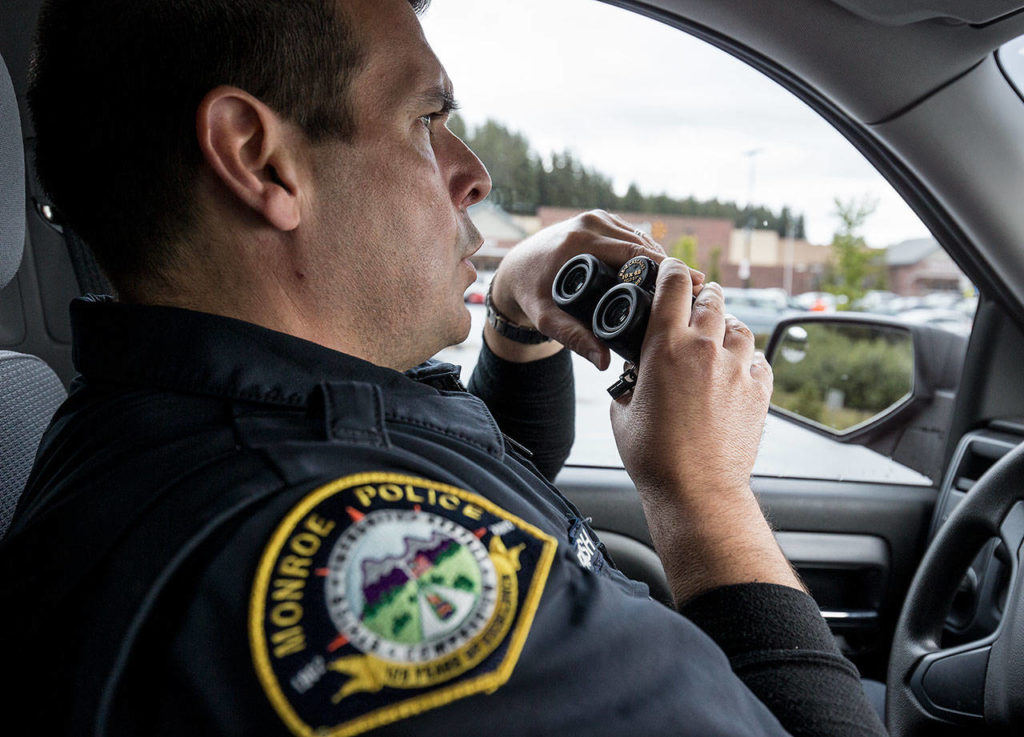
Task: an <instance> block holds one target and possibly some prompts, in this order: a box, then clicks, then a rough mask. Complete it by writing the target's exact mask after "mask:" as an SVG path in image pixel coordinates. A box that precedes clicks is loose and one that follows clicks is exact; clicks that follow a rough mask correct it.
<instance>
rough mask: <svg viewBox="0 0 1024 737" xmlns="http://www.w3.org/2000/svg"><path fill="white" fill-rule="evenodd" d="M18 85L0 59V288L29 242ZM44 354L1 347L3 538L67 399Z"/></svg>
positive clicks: (0, 507)
mask: <svg viewBox="0 0 1024 737" xmlns="http://www.w3.org/2000/svg"><path fill="white" fill-rule="evenodd" d="M23 146H24V144H23V141H22V138H21V118H20V115H19V113H18V100H17V98H16V96H15V93H14V85H13V84H12V82H11V76H10V74H9V73H8V71H7V65H6V64H5V63H4V60H3V57H0V289H3V288H4V287H6V286H7V284H8V283H9V282H11V281H12V280H13V279H14V277H15V274H16V273H17V271H18V267H19V266H20V264H21V255H22V251H23V250H24V245H25V213H26V211H25V152H24V148H23ZM66 396H67V395H66V392H65V391H64V385H63V384H61V382H60V379H58V378H57V375H56V374H55V373H54V372H53V370H52V369H51V368H50V367H49V366H48V365H47V364H46V362H45V361H43V360H42V359H40V358H37V357H36V356H30V355H27V354H24V353H15V352H13V351H6V350H0V538H3V536H4V534H6V532H7V528H8V526H9V525H10V522H11V517H12V516H13V515H14V510H15V508H16V507H17V504H18V498H19V497H20V496H21V492H22V490H23V489H24V488H25V482H26V481H27V480H28V475H29V472H30V471H31V470H32V464H33V462H34V461H35V456H36V450H37V449H38V447H39V440H40V438H42V435H43V431H44V430H45V429H46V427H47V425H48V424H49V423H50V419H51V418H52V417H53V413H54V412H55V411H56V409H57V407H58V406H59V405H60V403H61V402H63V401H64V399H65V397H66Z"/></svg>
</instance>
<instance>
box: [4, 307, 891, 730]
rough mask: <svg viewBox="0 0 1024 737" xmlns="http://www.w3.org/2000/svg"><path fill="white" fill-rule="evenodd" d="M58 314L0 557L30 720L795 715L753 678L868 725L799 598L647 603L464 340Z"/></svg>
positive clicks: (671, 719) (768, 594) (168, 316)
mask: <svg viewBox="0 0 1024 737" xmlns="http://www.w3.org/2000/svg"><path fill="white" fill-rule="evenodd" d="M72 321H73V327H74V334H75V345H74V351H75V362H76V366H77V368H78V370H79V371H80V372H81V374H82V376H81V378H80V379H78V380H77V381H76V383H75V385H74V387H73V390H72V392H71V395H70V397H69V399H68V400H67V402H66V403H65V404H64V405H63V406H62V408H61V409H60V410H59V412H58V414H57V416H56V417H55V419H54V422H53V424H52V425H51V427H50V429H49V430H48V432H47V434H46V436H45V438H44V441H43V444H42V446H41V449H40V455H39V458H38V461H37V464H36V468H35V470H34V472H33V475H32V478H31V480H30V483H29V486H28V488H27V490H26V492H25V496H24V498H23V501H22V503H21V504H20V505H19V510H18V514H17V515H16V518H15V521H14V523H13V525H12V529H11V533H10V535H9V537H8V539H7V540H6V541H5V547H4V550H3V552H2V555H0V560H2V562H3V570H2V571H0V573H2V574H3V575H2V583H0V585H2V586H3V587H4V589H5V591H4V597H5V598H4V601H5V602H17V606H12V605H9V604H8V605H6V609H7V611H6V612H5V617H6V618H7V621H5V623H4V626H3V627H2V629H3V632H4V635H3V637H4V642H3V647H4V651H5V652H6V653H9V658H8V661H7V662H8V663H9V664H10V667H9V671H10V672H19V673H20V674H21V678H20V679H19V680H18V683H17V684H16V686H15V689H16V690H15V698H14V699H13V701H12V703H13V707H12V709H11V711H10V713H11V714H14V713H16V712H17V713H21V714H23V715H25V716H26V717H27V718H28V720H29V723H30V724H32V723H35V724H37V726H38V729H36V731H39V732H40V733H42V732H47V733H49V732H53V733H57V732H66V733H70V734H96V733H99V734H118V735H120V734H133V735H135V734H146V735H157V734H179V735H180V734H197V735H198V734H238V735H243V734H244V735H249V736H251V735H264V734H265V735H288V734H296V735H313V734H331V735H339V736H340V735H354V734H361V733H364V732H367V731H371V730H377V731H376V732H375V734H388V735H399V734H413V733H415V734H449V735H476V734H481V733H488V732H490V733H497V734H508V735H527V734H528V735H543V734H574V735H575V734H580V735H621V734H644V735H658V734H666V735H667V734H673V735H679V734H684V735H700V736H701V737H709V736H711V735H782V734H786V731H785V730H784V729H783V728H782V727H781V726H780V724H779V721H778V720H777V719H776V716H773V714H772V712H771V711H769V708H767V707H766V706H765V704H764V703H762V701H761V700H759V698H758V697H757V696H755V695H754V693H753V692H752V691H751V688H755V689H756V690H757V693H758V695H759V696H760V697H761V699H764V701H765V702H767V703H768V704H769V705H770V706H771V708H772V709H773V710H774V711H775V713H776V715H777V716H778V717H779V718H780V719H783V721H785V723H786V724H787V726H788V727H789V729H791V730H793V731H794V733H800V732H803V731H805V728H806V730H807V731H808V733H811V732H813V733H816V734H876V733H878V730H879V729H880V727H879V726H878V725H877V721H876V720H874V717H873V714H872V713H871V711H870V708H869V707H867V705H866V702H864V701H863V696H862V694H860V691H859V686H858V684H857V679H856V672H855V670H854V669H853V668H852V666H850V665H849V664H848V663H846V661H845V660H843V659H842V658H841V656H840V655H839V654H838V652H837V651H836V649H835V646H834V644H833V643H832V641H831V638H830V637H829V635H828V631H827V628H826V627H825V626H824V624H823V623H822V622H821V620H820V617H818V616H817V613H816V610H815V608H814V604H813V602H812V601H811V600H810V598H809V597H807V596H805V595H804V594H802V593H800V592H797V591H795V590H792V589H787V588H785V587H778V586H767V585H751V586H741V587H729V588H725V589H719V590H716V591H713V592H711V593H709V594H706V595H705V596H703V597H700V598H698V599H697V600H696V601H695V602H693V603H691V604H690V605H689V606H688V608H687V609H686V611H687V612H688V613H689V614H690V615H691V616H692V617H693V620H691V619H687V618H686V617H684V616H681V615H680V614H679V613H677V612H674V611H672V610H670V609H668V608H666V607H664V606H662V605H660V604H657V603H655V602H653V601H652V600H651V599H650V598H649V597H648V596H647V590H646V587H645V586H643V585H642V584H638V583H636V582H633V581H630V580H628V579H626V578H625V577H624V576H623V575H622V574H621V573H619V572H618V571H617V570H616V569H615V568H614V566H613V565H612V564H611V563H610V562H609V561H608V560H607V559H606V557H605V556H604V555H603V553H602V546H600V543H599V541H598V540H597V538H596V536H595V535H594V533H593V531H592V530H590V528H589V526H588V525H587V523H586V521H584V520H581V519H580V515H579V513H578V512H577V510H576V509H575V508H574V507H573V506H572V505H571V504H570V503H568V502H567V501H566V500H565V499H564V498H563V497H562V496H561V495H560V494H559V493H558V492H557V490H556V489H555V488H554V487H553V486H552V485H551V484H549V483H547V482H546V481H545V480H544V479H543V477H542V476H541V475H540V474H538V473H537V471H536V469H535V468H534V467H533V465H532V464H531V462H530V461H529V460H527V459H526V458H525V457H524V455H522V454H521V453H520V452H519V451H518V450H517V449H516V447H515V444H514V443H512V442H510V441H509V440H508V439H507V438H505V437H504V436H503V435H502V433H501V431H500V429H499V427H498V425H497V424H496V422H495V420H494V418H493V416H492V415H491V413H490V412H489V411H488V409H487V407H486V406H485V404H484V403H483V402H482V401H481V400H480V399H478V398H477V397H475V396H473V395H471V394H468V393H466V392H465V391H463V390H462V389H461V387H460V386H459V385H458V382H457V379H456V378H455V373H454V368H453V367H451V366H447V365H445V364H436V363H432V364H425V365H424V366H422V367H419V368H417V369H415V370H413V371H411V372H408V373H407V374H404V375H403V374H401V373H399V372H395V371H392V370H389V369H384V368H380V367H377V366H373V365H371V364H369V363H366V362H364V361H361V360H358V359H355V358H352V357H350V356H346V355H342V354H340V353H337V352H334V351H331V350H329V349H326V348H324V347H321V346H318V345H315V344H312V343H309V342H306V341H303V340H300V339H298V338H295V337H292V336H288V335H284V334H280V333H276V332H274V331H270V330H267V329H263V328H260V327H257V326H254V325H250V324H248V323H244V322H239V321H236V320H231V319H228V318H223V317H217V316H212V315H207V314H202V313H196V312H190V311H187V310H180V309H173V308H163V307H140V306H128V305H123V304H118V303H114V302H113V301H110V300H109V299H107V300H104V299H86V300H77V301H76V302H75V303H74V305H73V307H72ZM488 360H489V361H490V365H491V366H492V368H493V367H494V366H495V365H499V364H498V363H495V360H494V359H493V357H491V359H488ZM560 360H564V361H568V359H567V358H564V357H563V359H560ZM499 363H500V362H499ZM502 370H504V369H501V368H500V365H499V368H498V369H497V371H498V373H500V372H501V371H502ZM507 370H509V371H517V370H529V369H515V368H511V367H509V368H508V369H507ZM498 380H499V381H500V377H498ZM488 385H489V386H490V394H491V395H492V396H494V395H495V392H494V382H493V381H491V382H489V384H488ZM723 614H726V615H727V616H723ZM694 621H696V622H697V623H698V624H700V626H697V624H695V623H694ZM716 627H718V628H719V629H717V630H716ZM702 628H703V629H702ZM704 630H707V632H709V633H710V634H711V635H712V636H714V637H715V638H716V639H718V640H720V641H721V643H722V646H721V647H720V646H719V645H716V643H715V641H714V640H713V639H712V637H711V636H709V635H708V634H706V633H705V631H704ZM723 648H724V650H725V651H723ZM730 659H731V661H732V662H730ZM734 668H735V669H736V672H735V673H734V670H733V669H734ZM737 674H739V676H738V675H737ZM740 676H742V678H743V679H746V681H747V683H744V680H741V677H740ZM801 679H802V680H801ZM794 683H795V684H796V687H794ZM801 684H803V685H801ZM808 684H810V685H814V686H816V687H815V688H811V689H808V688H807V685H808ZM19 689H20V690H19ZM11 718H12V719H13V716H12V717H11ZM808 725H809V726H808Z"/></svg>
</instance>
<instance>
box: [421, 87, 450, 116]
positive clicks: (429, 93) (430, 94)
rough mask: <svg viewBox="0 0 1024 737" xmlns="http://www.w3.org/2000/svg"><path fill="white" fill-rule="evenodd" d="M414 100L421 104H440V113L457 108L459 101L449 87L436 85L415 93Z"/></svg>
mask: <svg viewBox="0 0 1024 737" xmlns="http://www.w3.org/2000/svg"><path fill="white" fill-rule="evenodd" d="M416 102H417V103H420V104H422V105H440V106H441V110H440V112H441V113H450V112H453V111H455V110H458V109H459V101H458V100H456V99H455V95H454V94H453V93H452V91H451V90H450V89H447V88H445V87H442V86H441V85H437V86H435V87H431V88H429V89H426V90H424V91H422V92H420V93H419V94H418V95H416Z"/></svg>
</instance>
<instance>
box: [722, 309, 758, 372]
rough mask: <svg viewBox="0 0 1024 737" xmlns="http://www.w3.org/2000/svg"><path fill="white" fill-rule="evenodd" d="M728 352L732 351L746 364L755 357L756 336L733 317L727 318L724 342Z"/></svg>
mask: <svg viewBox="0 0 1024 737" xmlns="http://www.w3.org/2000/svg"><path fill="white" fill-rule="evenodd" d="M722 345H723V346H725V349H726V350H727V351H732V352H733V353H735V354H736V355H737V356H738V357H740V358H742V359H743V360H744V361H745V362H746V363H750V361H751V360H753V357H754V334H753V333H752V332H751V331H750V328H748V327H747V326H746V325H744V324H743V323H742V322H740V321H739V320H737V319H736V318H735V317H733V316H732V315H726V316H725V338H724V339H723V341H722Z"/></svg>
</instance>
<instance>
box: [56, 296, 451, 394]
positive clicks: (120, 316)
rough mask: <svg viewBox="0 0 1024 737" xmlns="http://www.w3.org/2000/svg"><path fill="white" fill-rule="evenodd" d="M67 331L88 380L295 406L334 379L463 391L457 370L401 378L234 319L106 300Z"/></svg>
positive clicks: (91, 301)
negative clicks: (70, 330) (321, 385)
mask: <svg viewBox="0 0 1024 737" xmlns="http://www.w3.org/2000/svg"><path fill="white" fill-rule="evenodd" d="M71 326H72V332H73V336H74V337H73V345H72V351H73V359H74V363H75V368H76V369H77V370H78V372H79V373H81V374H82V376H83V377H85V378H86V379H87V380H89V381H96V382H103V383H114V384H124V385H128V386H136V387H151V388H158V389H168V390H171V391H180V392H187V393H190V394H202V395H206V396H216V397H224V398H231V399H243V400H248V401H256V402H262V403H266V404H274V405H282V406H290V407H297V408H299V407H306V406H307V405H308V398H309V395H310V392H311V391H312V390H313V389H315V388H316V387H317V386H319V385H320V384H321V383H323V382H330V381H359V382H367V383H372V384H376V385H378V386H380V387H381V388H382V389H384V390H387V389H388V388H393V389H404V390H405V391H408V390H410V389H412V388H413V387H417V386H418V387H419V388H420V390H421V391H424V392H430V393H433V391H432V389H431V388H428V386H425V385H429V387H432V388H433V389H448V388H455V387H457V386H458V379H457V374H458V368H457V367H455V366H452V365H450V364H443V363H440V362H438V361H428V362H427V363H426V364H423V365H421V366H417V367H416V368H414V369H411V370H410V371H409V372H408V373H407V374H406V375H403V374H402V373H400V372H398V371H394V370H392V369H389V368H384V367H381V366H376V365H374V364H372V363H369V362H367V361H363V360H361V359H359V358H355V357H354V356H349V355H347V354H344V353H339V352H338V351H334V350H331V349H330V348H325V347H324V346H321V345H318V344H316V343H312V342H310V341H307V340H303V339H301V338H296V337H295V336H292V335H287V334H285V333H280V332H277V331H275V330H270V329H268V328H264V327H260V326H259V325H253V324H251V323H247V322H243V321H241V320H235V319H233V318H230V317H223V316H220V315H212V314H208V313H204V312H195V311H193V310H186V309H181V308H177V307H157V306H151V305H130V304H124V303H120V302H117V301H115V300H114V298H113V297H108V296H95V295H89V296H87V297H82V298H79V299H76V300H74V301H73V302H72V303H71ZM409 379H413V380H414V381H410V380H409ZM414 391H415V390H414Z"/></svg>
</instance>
